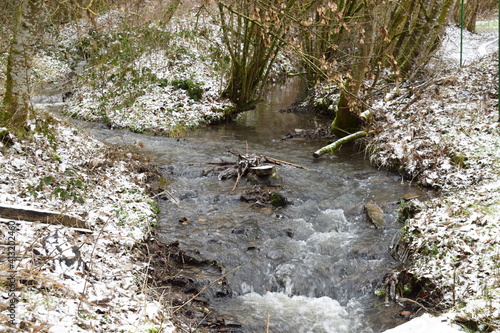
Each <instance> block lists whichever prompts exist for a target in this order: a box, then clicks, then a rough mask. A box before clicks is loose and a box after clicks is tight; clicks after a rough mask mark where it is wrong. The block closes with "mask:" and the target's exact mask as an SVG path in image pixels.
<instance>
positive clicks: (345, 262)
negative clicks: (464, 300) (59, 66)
mask: <svg viewBox="0 0 500 333" xmlns="http://www.w3.org/2000/svg"><path fill="white" fill-rule="evenodd" d="M299 86H300V83H299V81H298V80H295V81H293V82H292V83H291V84H288V85H287V86H284V87H276V88H274V89H272V90H271V91H270V93H269V94H268V96H267V98H266V101H264V102H261V103H260V104H259V105H258V107H257V109H255V110H252V111H248V112H245V113H243V114H241V115H239V117H238V119H237V120H236V121H235V122H230V123H225V124H221V125H217V126H213V127H209V128H204V129H200V130H197V131H194V132H190V133H189V134H188V135H187V137H185V138H180V139H176V138H166V137H160V136H150V135H143V134H137V133H131V132H129V131H127V130H111V129H108V128H105V127H104V126H102V125H98V124H97V125H96V124H91V123H83V125H82V123H80V125H79V126H80V127H81V126H85V127H86V128H87V129H88V130H89V131H90V132H91V133H92V134H93V135H94V136H95V137H97V138H98V139H100V140H102V141H105V142H107V143H110V144H116V145H125V146H129V147H133V148H134V149H137V150H138V151H140V152H141V153H144V154H146V155H147V156H148V157H149V158H150V159H151V160H152V161H153V162H154V163H156V164H157V165H159V166H160V170H161V171H162V173H163V174H164V175H165V178H167V180H168V182H169V185H168V190H169V192H170V194H171V196H165V197H163V199H162V200H160V209H161V215H160V224H159V227H158V231H159V239H160V240H161V241H162V242H164V243H165V244H170V243H174V242H178V243H179V247H180V248H181V249H184V250H186V251H191V252H192V253H196V255H197V256H199V257H200V258H202V259H203V260H206V261H208V262H213V263H216V264H217V265H218V268H219V269H220V270H221V271H222V272H223V273H226V272H229V271H231V270H232V269H235V268H237V267H239V268H238V269H237V270H235V271H234V272H232V273H231V274H229V275H228V276H227V277H226V280H227V286H228V289H229V292H228V295H220V294H219V293H217V292H210V290H207V292H206V293H205V296H204V297H206V298H207V299H208V301H209V303H210V306H211V307H214V308H216V309H217V311H218V312H219V313H221V314H223V315H226V316H228V317H232V318H235V320H236V321H237V322H238V323H241V325H242V326H241V327H239V328H238V330H236V331H235V332H266V330H269V332H317V333H320V332H328V333H330V332H332V333H333V332H338V333H343V332H345V333H348V332H349V333H352V332H367V333H370V332H382V331H384V330H386V329H389V328H392V327H394V326H397V325H399V324H401V323H403V322H404V319H402V318H398V317H397V316H396V315H397V314H398V313H399V311H401V310H402V308H401V307H400V306H398V305H395V304H390V305H387V304H384V300H383V298H379V297H377V296H375V295H374V291H375V290H376V289H377V288H378V287H380V282H381V281H382V278H383V276H384V275H385V274H386V273H387V272H389V271H390V270H391V269H392V268H393V267H395V266H396V265H397V262H395V261H394V259H393V258H391V256H390V255H389V254H388V249H389V246H390V244H391V242H392V241H393V239H394V237H395V236H396V235H397V234H398V232H399V230H400V228H401V227H402V225H401V223H400V222H398V221H397V212H396V211H395V210H396V209H397V208H398V205H397V203H398V202H399V201H400V200H401V198H402V197H403V196H404V195H405V194H407V193H409V192H410V193H416V192H417V191H418V190H417V189H415V188H413V187H410V186H409V185H408V184H407V183H406V182H402V180H401V178H400V177H399V176H398V175H395V174H392V173H389V172H385V171H380V170H377V169H374V168H373V167H371V166H370V164H369V163H368V162H367V161H366V160H365V157H364V155H363V153H359V152H356V150H355V149H354V148H353V147H351V146H344V147H342V148H341V149H340V150H339V151H338V152H336V153H335V154H332V155H325V156H323V157H321V158H319V159H313V157H312V152H313V151H315V150H316V149H318V148H320V147H321V146H322V145H324V144H325V142H318V141H311V140H306V139H301V138H295V139H287V140H284V139H283V137H284V136H285V135H286V134H287V133H289V132H291V131H294V130H295V129H304V128H314V125H315V123H316V122H318V121H319V120H318V119H316V118H315V116H314V115H313V114H293V113H283V112H278V111H279V110H282V109H286V108H288V107H289V106H290V105H291V103H293V102H294V101H295V99H296V98H297V94H298V91H299V90H300V89H299ZM85 124H86V125H85ZM229 150H231V151H234V152H239V153H242V154H244V153H246V152H247V150H248V152H249V153H256V154H258V155H266V156H269V157H272V158H275V159H278V160H283V161H287V162H291V163H294V164H297V165H300V166H302V167H305V168H308V169H310V170H305V169H300V168H295V167H293V166H288V165H282V166H277V167H276V171H277V173H278V175H279V176H280V177H281V181H279V183H278V184H277V185H275V187H273V188H272V191H278V192H279V193H280V194H281V195H283V196H284V197H286V198H287V200H288V201H289V202H290V203H289V204H288V205H287V206H285V207H280V208H273V207H270V206H264V207H256V205H252V203H249V202H244V201H242V200H241V196H242V193H243V192H244V191H249V190H251V189H252V188H253V185H250V184H245V181H242V182H241V184H240V185H239V186H238V187H237V188H236V189H235V190H234V191H231V190H232V188H233V186H234V180H225V181H220V180H219V179H218V177H217V175H216V174H213V173H208V175H204V174H205V173H206V171H207V170H209V169H210V168H211V167H213V166H211V165H210V164H208V163H210V162H213V163H215V162H221V161H222V160H224V161H234V162H235V161H236V157H235V156H234V155H232V154H230V153H229V152H228V151H229ZM417 194H422V193H418V192H417ZM172 197H173V198H175V200H174V199H172ZM368 202H373V203H376V204H378V205H379V206H381V207H382V208H383V210H384V212H385V218H384V220H385V226H384V227H383V228H380V229H376V228H375V227H374V226H373V225H371V224H370V223H369V222H368V221H367V219H366V217H365V214H364V211H363V206H364V204H365V203H368ZM192 274H194V275H196V274H198V275H199V276H201V278H203V274H204V273H203V272H192ZM220 275H221V274H219V276H220ZM205 279H206V281H207V284H208V282H210V281H213V277H209V276H205Z"/></svg>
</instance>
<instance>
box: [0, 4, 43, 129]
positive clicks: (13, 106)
mask: <svg viewBox="0 0 500 333" xmlns="http://www.w3.org/2000/svg"><path fill="white" fill-rule="evenodd" d="M39 5H40V4H39V2H38V0H33V1H30V0H22V2H21V3H20V4H19V11H18V14H17V17H16V22H15V27H14V36H13V38H12V39H11V42H10V50H9V56H8V59H7V80H6V85H5V95H4V99H3V103H2V108H1V111H0V123H1V124H2V125H3V126H7V127H11V128H22V127H23V126H24V125H25V124H26V121H27V119H28V117H29V114H30V111H31V108H32V107H31V103H30V92H31V91H30V90H31V87H30V70H31V59H32V58H33V41H34V36H35V32H36V23H37V20H38V17H37V14H38V13H39Z"/></svg>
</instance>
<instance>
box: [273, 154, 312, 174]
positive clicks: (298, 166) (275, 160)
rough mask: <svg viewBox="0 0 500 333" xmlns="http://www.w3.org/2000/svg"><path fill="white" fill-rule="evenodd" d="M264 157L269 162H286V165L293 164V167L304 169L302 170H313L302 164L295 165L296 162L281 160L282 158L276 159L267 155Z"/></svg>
mask: <svg viewBox="0 0 500 333" xmlns="http://www.w3.org/2000/svg"><path fill="white" fill-rule="evenodd" d="M264 158H265V159H266V160H268V161H269V162H271V163H277V164H286V165H290V166H293V167H295V168H299V169H304V170H307V171H313V170H311V169H308V168H306V167H303V166H300V165H297V164H293V163H290V162H286V161H282V160H277V159H275V158H272V157H267V156H264Z"/></svg>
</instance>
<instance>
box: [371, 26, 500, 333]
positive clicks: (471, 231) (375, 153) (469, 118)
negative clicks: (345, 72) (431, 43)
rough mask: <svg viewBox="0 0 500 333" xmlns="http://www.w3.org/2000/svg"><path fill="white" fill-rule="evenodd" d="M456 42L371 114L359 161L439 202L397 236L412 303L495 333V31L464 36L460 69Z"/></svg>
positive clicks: (498, 160)
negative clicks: (366, 159)
mask: <svg viewBox="0 0 500 333" xmlns="http://www.w3.org/2000/svg"><path fill="white" fill-rule="evenodd" d="M459 36H460V31H459V29H458V28H455V27H449V28H448V29H447V37H446V38H445V40H444V44H443V46H442V48H441V50H440V51H439V52H438V53H437V55H436V58H435V59H433V60H432V61H431V63H430V71H431V73H432V74H429V76H427V77H425V80H421V81H417V80H415V81H414V82H407V83H405V84H403V85H402V87H401V89H400V90H399V91H393V93H391V94H387V95H386V96H384V97H383V98H381V99H380V100H378V101H376V102H374V103H373V104H372V105H373V106H372V111H373V112H374V122H373V123H372V124H370V128H369V129H370V130H371V131H373V133H375V135H374V137H373V138H372V139H371V140H370V141H369V143H368V146H367V152H368V156H370V160H371V162H372V164H373V165H375V166H378V167H381V168H388V169H391V170H394V171H396V172H399V173H401V175H402V176H403V177H404V178H406V179H409V180H410V181H411V182H412V183H414V184H415V185H419V186H425V187H430V188H433V189H435V190H436V191H437V193H438V194H439V195H438V197H437V198H436V199H434V200H431V201H428V202H424V203H418V204H415V208H416V211H419V213H417V214H416V215H415V214H413V215H414V216H410V217H412V218H409V219H408V220H407V221H406V223H405V227H404V229H403V231H402V235H401V241H402V244H404V247H402V248H400V249H399V250H400V251H401V252H400V254H401V255H400V259H402V260H406V262H407V263H408V264H407V266H406V267H405V269H404V273H405V274H408V273H409V276H413V277H415V278H416V279H417V281H419V282H418V286H419V287H418V288H419V290H418V291H417V290H415V291H414V293H413V296H415V297H416V299H417V301H419V302H422V303H424V304H433V305H434V306H435V307H436V309H446V310H447V318H448V319H451V320H454V321H456V322H459V323H463V324H467V326H469V327H470V328H471V329H473V331H480V332H490V331H492V330H498V329H499V328H500V265H499V262H500V261H499V260H500V123H499V122H498V118H499V117H498V115H499V112H500V111H499V108H498V75H497V73H498V52H497V50H498V26H497V22H493V24H492V22H479V24H478V33H477V34H470V33H468V32H465V36H464V46H465V47H464V54H463V56H462V58H463V63H464V66H463V67H461V68H460V66H459V64H460V63H459V59H460V52H459V43H460V37H459ZM407 276H408V275H407ZM402 279H403V275H400V280H402ZM403 283H404V282H403Z"/></svg>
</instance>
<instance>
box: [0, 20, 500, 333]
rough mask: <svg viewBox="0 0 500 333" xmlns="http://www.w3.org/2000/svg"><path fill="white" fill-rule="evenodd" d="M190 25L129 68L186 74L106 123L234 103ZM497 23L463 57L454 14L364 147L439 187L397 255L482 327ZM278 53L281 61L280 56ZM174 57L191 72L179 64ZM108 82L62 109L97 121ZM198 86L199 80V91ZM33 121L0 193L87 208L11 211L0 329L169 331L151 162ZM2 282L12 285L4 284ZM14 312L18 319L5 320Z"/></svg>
mask: <svg viewBox="0 0 500 333" xmlns="http://www.w3.org/2000/svg"><path fill="white" fill-rule="evenodd" d="M108 18H109V17H108ZM103 24H104V23H103ZM207 24H208V23H207ZM189 26H190V22H189V21H188V20H185V21H182V22H181V24H180V25H178V26H177V28H178V33H177V34H176V36H177V37H176V38H178V39H177V40H176V41H175V42H174V43H173V44H175V45H181V46H182V47H183V49H182V50H178V52H177V51H176V52H177V53H176V57H175V61H174V62H173V63H172V62H166V60H165V59H166V58H165V57H166V56H168V55H167V54H164V53H161V52H160V53H157V52H150V53H149V54H148V55H145V56H147V59H149V62H146V61H142V62H141V66H142V67H141V68H136V69H135V70H134V71H131V72H130V75H131V76H130V77H126V78H125V79H130V80H133V79H134V75H136V73H137V71H141V72H142V73H144V70H143V68H144V67H146V65H147V66H148V68H150V69H151V70H152V71H155V73H158V74H157V77H156V79H160V80H161V79H162V77H163V76H164V77H169V75H170V76H173V77H176V78H177V80H178V82H179V83H181V81H182V82H184V83H186V84H187V86H182V85H178V86H166V87H161V86H158V84H156V85H155V87H156V88H155V90H152V91H148V92H146V93H144V94H143V95H142V96H139V97H138V98H136V99H135V100H134V102H133V103H130V105H128V106H126V107H124V108H121V109H113V111H112V112H105V113H106V114H105V116H106V117H105V119H106V121H107V122H108V124H109V125H110V126H116V127H120V126H124V127H129V128H131V129H133V130H144V131H150V132H162V129H161V127H156V126H157V124H158V121H156V120H157V119H159V112H160V111H163V110H165V109H169V110H170V111H171V115H172V116H171V117H170V118H169V119H168V124H167V123H165V126H167V125H168V126H169V127H175V125H176V121H177V122H179V123H180V124H181V125H182V126H183V128H185V127H189V126H191V124H192V125H193V126H194V125H199V124H203V123H206V122H209V121H213V120H217V118H218V114H217V111H216V112H213V109H212V108H209V107H208V106H209V105H211V103H217V105H218V106H219V111H218V112H220V110H223V109H224V107H225V106H226V105H228V104H227V101H221V100H217V99H216V95H217V94H216V93H215V92H216V91H217V90H218V89H219V90H220V88H221V87H222V86H223V83H224V81H223V80H224V79H223V77H222V76H221V75H220V72H218V71H214V67H213V64H209V65H207V63H206V58H204V57H203V55H206V53H207V52H208V51H207V50H204V49H203V47H205V46H207V43H205V42H204V39H198V36H195V35H192V34H191V35H189V34H187V33H186V31H187V30H186V29H187V27H189ZM493 30H494V29H493ZM493 30H491V29H488V25H487V24H486V23H485V27H484V29H480V33H479V34H466V43H467V44H466V45H468V47H469V49H470V52H467V53H466V54H465V56H464V59H465V66H464V67H462V68H459V67H458V66H457V64H456V60H457V59H456V54H457V52H458V50H456V47H457V42H456V36H457V29H456V28H451V27H450V28H449V30H448V36H449V39H448V40H447V43H446V44H445V45H446V46H445V47H444V48H443V49H442V51H441V53H439V54H438V56H437V58H436V59H435V60H434V62H433V64H434V66H435V67H434V68H435V70H434V72H433V73H434V74H433V75H431V76H427V77H425V78H423V79H422V81H418V80H415V81H413V82H411V83H408V84H404V85H402V86H401V87H400V89H399V91H396V90H395V91H393V93H391V94H388V95H386V96H382V97H381V98H380V100H378V101H374V103H373V107H372V110H373V114H374V117H373V118H374V121H373V122H372V123H371V124H370V128H369V129H370V131H371V132H372V133H374V136H373V137H372V138H371V140H370V141H369V142H368V146H367V147H368V152H369V156H370V159H371V161H372V163H373V164H374V165H375V166H378V167H380V168H389V169H392V170H395V171H396V172H400V173H401V175H402V176H403V177H406V178H408V179H410V180H411V181H412V182H413V183H414V184H415V185H422V186H430V187H433V188H435V189H436V190H437V191H439V193H440V194H441V195H440V196H439V197H438V198H437V199H434V200H432V201H430V202H424V203H419V204H416V205H417V206H418V207H417V208H418V209H419V210H420V212H419V213H418V214H417V215H415V216H414V217H413V218H411V219H408V220H407V221H406V225H405V228H404V230H403V233H402V238H403V239H404V240H405V243H406V249H408V251H409V253H410V257H409V258H402V259H409V262H411V263H412V264H411V265H410V266H408V267H407V270H406V272H408V273H410V274H414V275H415V276H417V277H418V278H419V279H420V280H421V281H427V282H428V283H427V284H426V287H425V288H423V289H422V290H423V291H422V294H421V295H419V297H420V298H428V297H431V296H432V298H433V300H434V301H436V300H438V301H439V302H440V303H439V306H440V307H442V308H448V309H450V310H449V315H450V318H451V319H452V320H457V321H460V322H468V321H474V322H475V323H479V324H478V327H477V328H478V329H480V330H482V331H487V330H489V329H497V328H498V327H500V322H499V320H500V319H499V318H500V266H499V265H498V262H499V260H500V237H499V234H500V225H499V223H500V222H499V220H500V218H499V217H500V175H499V170H500V169H499V167H500V165H499V160H500V154H499V150H500V131H499V129H500V128H499V124H498V109H497V96H498V92H497V76H496V75H497V62H498V59H497V58H498V56H497V54H494V52H495V51H496V44H495V41H496V38H498V32H495V33H494V32H492V31H493ZM210 31H211V29H210V26H209V25H208V28H207V34H209V33H210ZM67 35H68V36H72V35H74V34H73V33H72V32H71V31H69V32H67ZM193 41H194V42H193ZM219 42H220V41H219ZM219 42H218V41H217V39H215V40H214V41H213V42H212V44H210V45H211V46H214V45H215V46H217V45H219V44H218V43H219ZM193 45H195V46H196V47H194V46H193ZM192 46H193V49H191V47H192ZM181 51H182V52H181ZM145 59H146V58H145ZM204 61H205V62H204ZM166 63H168V64H169V65H168V66H164V64H166ZM279 65H280V66H281V67H283V68H284V67H287V66H289V64H288V63H287V62H286V60H285V59H281V60H280V62H279ZM182 68H183V69H184V71H186V73H184V74H185V75H184V74H183V73H182V72H176V71H175V70H177V69H182ZM277 71H280V70H279V69H277ZM2 72H3V71H2ZM69 72H70V70H69V67H68V66H67V64H64V63H62V62H60V61H56V60H54V59H52V58H51V57H50V56H49V55H47V54H44V53H40V54H39V56H38V57H37V59H35V75H36V76H38V77H43V78H44V79H45V80H49V81H53V82H55V83H57V82H59V83H61V82H63V81H64V80H66V78H67V74H68V73H69ZM109 74H111V77H114V76H113V75H114V74H116V73H109ZM193 75H194V76H193ZM115 76H116V75H115ZM193 77H194V80H193V79H192V78H193ZM119 78H120V80H123V79H124V78H123V77H119ZM186 78H190V80H191V81H187V79H186ZM0 79H1V78H0ZM190 82H191V83H194V86H192V85H191V86H189V84H188V83H190ZM105 83H106V84H102V82H101V83H100V84H101V86H100V87H101V88H100V90H99V91H98V93H99V94H96V87H95V86H93V84H95V78H94V80H89V81H87V83H84V84H82V85H81V86H80V89H79V90H78V91H76V92H75V94H74V96H73V99H72V100H71V101H70V103H69V105H70V108H69V109H68V110H69V114H72V115H77V116H79V117H82V118H87V119H91V120H100V121H101V120H103V118H102V109H103V107H104V109H106V108H108V107H109V109H106V110H112V106H113V105H114V104H113V103H115V102H116V101H115V100H114V99H112V98H108V97H109V96H110V95H109V94H112V93H116V91H117V90H119V89H124V90H119V92H123V95H126V91H125V90H126V87H114V86H113V84H114V83H113V81H112V80H110V81H109V82H105ZM197 87H198V88H199V87H201V89H202V90H203V91H205V93H204V94H203V96H202V97H201V98H198V97H197V96H196V94H197V90H196V88H197ZM146 88H147V87H144V91H147V89H146ZM160 88H165V89H164V90H161V89H160ZM118 95H120V94H118V93H116V95H115V96H113V97H118ZM103 101H104V102H103ZM179 101H180V102H179ZM52 102H54V101H51V103H52ZM57 102H60V101H57ZM38 107H39V108H42V109H43V105H41V104H39V106H38ZM132 110H136V111H134V112H131V111H132ZM137 110H140V111H141V112H137ZM181 110H184V112H181ZM155 119H156V120H155ZM152 120H153V121H152ZM29 126H30V127H31V128H32V129H36V130H37V131H33V133H35V134H33V135H25V136H21V135H16V134H15V133H5V132H4V134H2V137H3V139H2V142H1V143H0V184H1V187H0V203H1V204H4V205H13V206H23V207H31V208H33V209H50V210H55V211H59V212H63V213H65V214H68V215H71V216H74V217H78V218H80V219H82V220H84V221H85V222H86V224H87V228H84V229H88V230H80V229H78V228H76V229H75V228H71V227H65V226H58V225H47V224H43V223H34V224H32V223H26V222H16V223H15V225H16V228H15V230H14V231H15V235H14V236H15V241H16V243H15V246H16V251H17V252H16V254H17V256H16V257H15V258H14V259H15V261H14V262H15V266H14V269H9V268H10V267H9V266H8V262H4V263H2V265H4V267H3V268H2V272H9V271H12V273H9V274H10V275H7V276H4V275H2V279H6V281H8V279H11V278H12V279H11V280H10V281H13V284H12V286H13V288H14V289H15V290H16V291H15V294H16V297H17V300H18V302H17V303H13V304H14V305H15V306H11V308H10V309H9V305H10V304H9V303H8V301H9V297H8V296H6V297H5V298H4V301H3V303H2V304H0V318H2V324H0V329H1V330H2V331H6V332H9V331H11V332H18V331H21V332H22V331H27V332H32V331H46V332H89V331H96V332H97V331H106V332H121V331H131V332H132V331H142V332H159V331H163V332H173V331H174V330H175V328H174V326H173V324H172V323H171V315H172V307H171V304H164V303H161V302H159V301H158V300H155V299H154V298H153V297H151V294H150V293H149V290H148V288H149V287H148V283H147V281H148V278H147V276H148V274H149V273H148V269H149V268H148V265H149V263H148V262H144V260H143V259H142V258H144V252H145V251H146V252H147V247H145V244H147V242H148V241H149V238H150V235H151V234H150V230H151V228H153V227H154V225H155V224H156V215H155V214H156V212H157V210H156V206H155V202H154V200H153V198H152V195H151V192H150V188H148V186H149V185H148V184H150V180H151V179H152V178H154V177H155V168H154V166H151V165H149V164H148V162H147V161H143V160H141V158H139V157H138V156H136V155H134V154H133V153H132V152H131V151H126V150H124V151H122V152H116V151H115V150H116V148H112V149H110V148H109V147H106V146H104V145H103V144H102V143H100V142H98V141H96V140H94V139H93V138H91V137H89V136H86V135H84V134H82V133H81V132H80V131H77V130H76V129H74V128H73V127H72V126H71V125H70V124H69V123H68V122H66V121H65V120H63V119H58V118H56V116H54V115H51V114H50V113H46V112H44V111H43V110H38V115H37V116H36V117H35V118H34V119H32V120H31V121H30V124H29ZM1 131H4V130H3V129H0V132H1ZM10 225H12V224H9V222H8V221H7V220H4V221H2V223H0V232H1V237H2V241H7V240H8V237H9V236H12V234H9V233H10V232H11V231H12V230H11V229H9V226H10ZM4 251H7V249H5V250H4ZM4 254H5V255H6V256H7V254H6V253H4ZM431 282H432V283H431ZM2 288H3V289H2V290H1V291H2V294H6V295H8V293H9V288H10V284H9V283H7V282H6V283H5V284H2ZM424 291H425V292H426V293H427V294H424ZM424 300H425V299H424ZM11 309H13V311H10V310H11ZM9 315H11V316H10V317H9ZM12 316H14V318H12ZM11 318H12V319H14V321H15V324H13V325H9V324H8V320H9V319H11Z"/></svg>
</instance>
